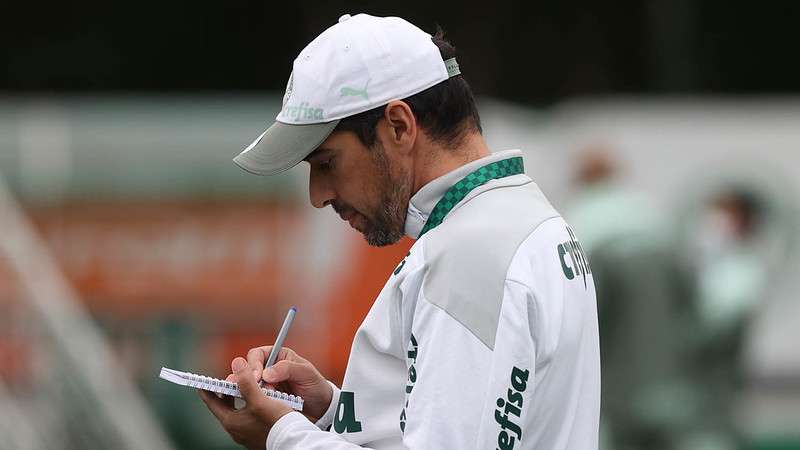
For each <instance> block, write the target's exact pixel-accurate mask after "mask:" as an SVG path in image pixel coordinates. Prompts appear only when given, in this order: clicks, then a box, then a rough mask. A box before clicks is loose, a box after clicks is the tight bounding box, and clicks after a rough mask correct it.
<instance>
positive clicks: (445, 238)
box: [423, 181, 559, 349]
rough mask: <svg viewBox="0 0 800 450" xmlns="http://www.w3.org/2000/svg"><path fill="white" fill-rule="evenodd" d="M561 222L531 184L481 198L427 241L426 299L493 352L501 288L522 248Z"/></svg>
mask: <svg viewBox="0 0 800 450" xmlns="http://www.w3.org/2000/svg"><path fill="white" fill-rule="evenodd" d="M554 217H559V214H558V212H556V210H555V209H554V208H553V207H552V206H551V205H550V203H549V202H548V201H547V199H546V198H545V196H544V194H543V193H542V192H541V190H539V188H538V186H536V184H535V183H534V182H532V181H530V182H528V183H526V184H523V185H518V186H501V187H497V188H493V189H490V190H487V191H485V192H482V193H480V194H478V195H477V196H475V197H474V198H472V199H470V200H469V201H467V202H465V203H464V204H463V205H460V206H458V207H457V208H456V209H454V210H453V211H452V212H451V213H450V214H449V215H448V216H447V217H446V218H445V220H444V222H442V224H441V225H439V226H438V227H436V228H434V229H433V230H431V231H430V232H429V233H428V234H427V235H426V236H425V242H424V253H425V262H426V265H427V266H428V270H427V273H426V275H425V279H424V281H423V293H424V296H425V298H426V299H427V300H428V301H429V302H430V303H432V304H434V305H436V306H438V307H439V308H441V309H443V310H444V311H445V312H447V313H448V314H449V315H450V316H452V317H453V318H454V319H455V320H457V321H458V322H459V323H461V324H462V325H463V326H464V327H466V328H467V329H469V330H470V332H472V333H473V334H474V335H475V336H476V337H477V338H478V339H479V340H480V341H481V342H483V343H484V344H485V345H486V346H487V347H489V348H490V349H494V340H495V334H496V332H497V323H498V320H499V317H500V307H501V305H502V301H503V292H504V284H505V279H506V274H507V273H508V268H509V265H510V264H511V260H512V259H513V257H514V255H515V254H516V253H517V249H518V248H519V246H520V245H521V244H522V242H523V241H524V240H525V239H526V238H527V237H528V236H529V235H530V234H531V233H533V232H534V231H535V230H536V228H538V226H539V225H541V224H542V223H543V222H545V221H546V220H548V219H551V218H554Z"/></svg>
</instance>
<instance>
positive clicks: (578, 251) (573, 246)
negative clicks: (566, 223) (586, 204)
mask: <svg viewBox="0 0 800 450" xmlns="http://www.w3.org/2000/svg"><path fill="white" fill-rule="evenodd" d="M567 234H569V240H568V241H566V242H564V243H562V244H558V246H557V247H556V251H557V252H558V259H559V261H560V262H561V270H563V271H564V276H565V277H567V279H568V280H573V279H575V277H576V276H577V275H580V276H582V277H583V287H584V289H586V288H587V286H588V285H587V283H586V275H587V274H590V273H592V268H591V267H590V266H589V259H588V258H587V257H586V253H584V251H583V247H581V243H580V242H578V238H576V237H575V232H574V231H572V228H570V227H567Z"/></svg>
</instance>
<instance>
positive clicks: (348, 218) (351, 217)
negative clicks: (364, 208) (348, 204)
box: [339, 209, 361, 231]
mask: <svg viewBox="0 0 800 450" xmlns="http://www.w3.org/2000/svg"><path fill="white" fill-rule="evenodd" d="M339 217H341V218H342V220H344V221H345V222H349V223H350V226H351V227H353V228H355V229H356V230H358V231H361V230H360V229H359V228H358V227H357V226H356V222H358V221H359V218H361V214H359V213H357V212H356V211H355V210H353V209H350V210H347V211H343V212H340V213H339Z"/></svg>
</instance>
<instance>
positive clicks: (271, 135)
mask: <svg viewBox="0 0 800 450" xmlns="http://www.w3.org/2000/svg"><path fill="white" fill-rule="evenodd" d="M338 124H339V121H338V120H334V121H331V122H325V123H313V124H303V125H289V124H285V123H282V122H275V123H273V124H272V126H270V127H269V128H267V129H266V130H265V131H264V132H263V133H261V136H259V137H258V138H257V139H256V140H255V141H253V142H252V143H251V144H250V145H248V146H247V148H245V149H244V150H242V152H241V153H239V155H238V156H236V157H235V158H233V162H235V163H236V165H238V166H239V167H241V168H242V169H244V170H246V171H248V172H250V173H254V174H256V175H275V174H278V173H281V172H283V171H285V170H288V169H291V168H292V167H294V166H296V165H297V164H298V163H299V162H300V161H302V160H303V159H304V158H305V157H306V156H308V155H309V153H311V152H313V151H314V150H315V149H316V148H317V147H319V145H320V144H321V143H322V141H324V140H325V139H326V138H327V137H328V136H329V135H330V134H331V133H332V132H333V130H334V128H336V125H338Z"/></svg>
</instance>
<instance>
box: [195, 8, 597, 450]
mask: <svg viewBox="0 0 800 450" xmlns="http://www.w3.org/2000/svg"><path fill="white" fill-rule="evenodd" d="M303 160H305V161H306V162H308V163H309V165H310V167H311V175H310V182H309V191H310V197H311V203H312V204H313V205H314V206H316V207H318V208H322V207H325V206H327V205H330V206H332V207H333V209H334V210H335V211H336V212H337V213H338V214H339V215H340V216H341V217H342V219H344V220H346V221H348V222H349V223H350V225H351V226H353V227H354V228H356V229H357V230H359V231H360V232H361V233H363V234H364V236H365V237H366V239H367V241H368V242H369V243H370V244H371V245H376V246H380V245H388V244H392V243H394V242H396V241H397V240H398V239H400V238H401V236H402V235H403V234H406V235H408V236H410V237H412V238H414V239H417V241H416V242H415V244H414V245H413V247H412V248H411V251H410V252H409V253H408V255H407V256H406V258H405V259H403V261H401V262H400V263H399V264H398V266H397V268H396V269H395V270H394V271H393V272H392V273H391V274H390V276H389V280H388V281H387V283H386V286H385V287H384V289H383V290H382V292H381V293H380V295H379V296H378V298H377V299H376V301H375V303H374V304H373V306H372V309H371V310H370V312H369V313H368V315H367V317H366V318H365V319H364V322H363V323H362V325H361V327H360V328H359V330H358V332H357V333H356V336H355V339H354V342H353V346H352V349H351V354H350V360H349V363H348V366H347V371H346V374H345V378H344V383H343V385H342V388H341V390H340V389H339V388H338V387H336V386H334V385H333V384H332V383H330V382H328V381H326V380H325V379H324V378H323V377H322V375H320V373H319V372H318V371H317V370H316V369H315V368H314V366H313V365H312V364H311V363H310V362H308V361H306V360H305V359H303V358H301V357H300V356H298V355H297V354H295V353H294V352H293V351H291V350H289V349H283V350H282V351H281V352H280V355H279V356H278V360H279V361H278V362H277V363H276V364H275V365H273V366H272V367H269V368H266V369H264V368H263V364H264V360H265V359H266V355H268V354H269V351H270V349H271V347H269V346H266V347H259V348H255V349H252V350H251V351H250V352H249V353H248V355H247V361H245V360H244V359H243V358H236V359H234V360H233V362H232V364H231V367H232V369H233V374H231V375H230V376H229V379H230V380H234V381H237V382H238V383H239V386H240V389H241V390H242V393H243V396H244V398H245V400H246V401H247V406H246V407H245V408H243V409H241V410H238V411H237V410H235V409H233V408H232V406H231V405H230V403H228V402H226V401H225V400H223V399H219V398H217V397H216V396H213V395H209V394H208V393H202V396H203V399H204V401H205V402H206V403H207V405H208V407H209V408H210V409H211V411H212V412H213V413H214V414H215V415H216V416H217V418H219V420H220V421H221V423H222V425H223V426H224V427H225V429H226V430H227V431H228V432H229V433H230V434H231V435H232V436H233V438H234V439H235V440H236V441H237V442H239V443H241V444H243V445H245V446H247V447H249V448H263V447H264V444H265V442H266V446H267V448H269V449H345V448H359V447H360V446H363V447H368V448H375V449H399V448H411V449H421V448H431V449H466V448H481V449H483V448H499V449H503V450H508V449H533V448H537V449H548V450H552V449H571V450H575V449H596V448H597V432H598V420H599V408H600V387H599V386H600V369H599V365H600V364H599V350H598V330H597V309H596V305H595V296H594V286H593V284H592V276H591V270H590V268H589V265H588V264H587V262H586V259H585V256H584V255H583V252H582V250H581V247H580V244H579V243H578V242H577V240H576V238H575V236H574V234H573V233H572V230H571V229H570V228H569V227H568V226H567V225H566V223H565V222H564V221H563V220H562V219H561V217H560V216H559V215H558V213H557V212H556V211H555V210H554V209H553V208H552V207H551V206H550V204H549V203H548V202H547V200H546V199H545V197H544V195H543V194H542V193H541V191H540V190H539V189H538V187H537V186H536V184H534V183H533V181H531V179H530V178H528V177H527V176H526V175H525V174H524V173H523V166H522V154H521V152H519V151H517V150H511V151H505V152H500V153H496V154H491V153H490V152H489V149H488V148H487V146H486V143H485V142H484V139H483V137H482V135H481V127H480V119H479V117H478V113H477V110H476V108H475V102H474V99H473V97H472V93H471V91H470V89H469V86H468V85H467V83H466V81H464V79H463V78H462V77H461V76H460V72H459V69H458V65H457V64H456V62H455V58H454V49H453V47H452V46H451V45H450V44H449V43H447V42H446V41H444V40H443V39H442V37H441V36H440V35H437V36H435V37H433V38H431V36H430V35H428V34H426V33H424V32H423V31H421V30H420V29H418V28H416V27H415V26H413V25H411V24H410V23H408V22H406V21H404V20H402V19H399V18H393V17H387V18H378V17H372V16H368V15H364V14H359V15H357V16H354V17H350V16H349V15H345V16H342V18H340V19H339V23H338V24H336V25H334V26H333V27H331V28H329V29H328V30H326V31H325V32H323V33H322V34H321V35H320V36H319V37H317V38H316V39H315V40H314V41H312V42H311V43H310V44H309V45H308V46H307V47H306V48H305V49H303V51H302V52H300V55H299V56H298V57H297V59H296V60H295V62H294V68H293V73H292V75H291V76H290V78H289V83H288V86H287V89H286V95H285V96H284V101H283V109H282V110H281V112H280V114H279V115H278V118H277V121H276V122H275V123H274V124H273V125H272V126H271V127H270V128H269V129H267V130H266V131H265V132H264V133H263V134H262V135H261V136H260V137H259V138H258V139H257V140H256V141H255V142H254V143H253V144H251V145H250V146H249V147H247V149H245V151H244V152H242V153H241V154H240V155H239V156H237V157H236V159H235V162H236V163H237V164H239V165H240V166H241V167H243V168H244V169H246V170H248V171H250V172H253V173H257V174H262V175H269V174H274V173H277V172H280V171H283V170H286V169H288V168H290V167H292V166H294V165H295V164H297V163H299V162H300V161H303ZM262 378H263V380H264V381H265V382H266V383H268V385H270V386H276V387H277V388H279V389H280V390H285V391H288V392H291V393H294V394H297V395H300V396H302V397H303V398H304V400H305V409H304V410H303V413H302V414H301V413H298V412H293V411H292V410H291V409H289V408H288V407H286V406H284V405H283V404H282V403H279V402H276V401H274V400H272V399H269V398H267V397H265V396H263V395H261V393H260V392H259V390H258V388H257V384H256V383H257V381H258V380H261V379H262ZM328 429H329V430H330V431H326V430H328Z"/></svg>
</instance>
